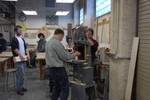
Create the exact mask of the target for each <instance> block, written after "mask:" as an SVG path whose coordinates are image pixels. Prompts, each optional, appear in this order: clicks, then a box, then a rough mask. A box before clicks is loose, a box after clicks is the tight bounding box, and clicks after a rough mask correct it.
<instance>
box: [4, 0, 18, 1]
mask: <svg viewBox="0 0 150 100" xmlns="http://www.w3.org/2000/svg"><path fill="white" fill-rule="evenodd" d="M2 1H18V0H2Z"/></svg>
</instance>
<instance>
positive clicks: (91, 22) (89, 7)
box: [74, 0, 110, 48]
mask: <svg viewBox="0 0 150 100" xmlns="http://www.w3.org/2000/svg"><path fill="white" fill-rule="evenodd" d="M81 7H83V8H84V17H83V18H84V22H83V26H87V27H90V28H93V29H94V33H95V34H94V36H93V38H94V39H96V40H97V41H98V43H99V48H100V47H108V48H109V47H110V45H109V44H110V13H108V14H105V15H103V16H101V17H98V18H96V17H95V1H94V0H81V1H79V0H77V1H76V2H75V4H74V27H75V26H76V25H79V19H80V17H79V12H80V11H79V9H80V8H81ZM104 19H106V21H109V23H108V22H107V23H105V22H103V20H104Z"/></svg>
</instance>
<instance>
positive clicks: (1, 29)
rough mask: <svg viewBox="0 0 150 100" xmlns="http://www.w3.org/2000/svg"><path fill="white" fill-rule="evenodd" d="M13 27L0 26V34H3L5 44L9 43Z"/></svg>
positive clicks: (8, 25)
mask: <svg viewBox="0 0 150 100" xmlns="http://www.w3.org/2000/svg"><path fill="white" fill-rule="evenodd" d="M13 32H14V25H13V24H7V23H5V24H0V33H2V34H3V36H4V38H5V39H6V41H7V42H10V40H11V36H13V34H14V33H13Z"/></svg>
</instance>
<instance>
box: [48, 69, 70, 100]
mask: <svg viewBox="0 0 150 100" xmlns="http://www.w3.org/2000/svg"><path fill="white" fill-rule="evenodd" d="M50 76H51V78H52V81H53V84H54V87H53V90H52V96H51V100H57V99H58V97H59V96H60V100H67V99H68V96H69V81H68V76H67V72H66V69H65V67H61V68H56V67H51V68H50Z"/></svg>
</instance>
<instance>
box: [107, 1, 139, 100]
mask: <svg viewBox="0 0 150 100" xmlns="http://www.w3.org/2000/svg"><path fill="white" fill-rule="evenodd" d="M136 5H137V0H112V12H111V32H110V33H111V35H110V37H111V38H110V53H111V54H112V55H113V56H111V57H110V67H109V68H110V70H109V72H110V75H109V81H110V84H109V98H111V100H125V91H126V86H127V77H128V70H129V62H130V57H131V47H132V41H133V37H134V36H135V34H136V31H135V30H136V8H137V7H136Z"/></svg>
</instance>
